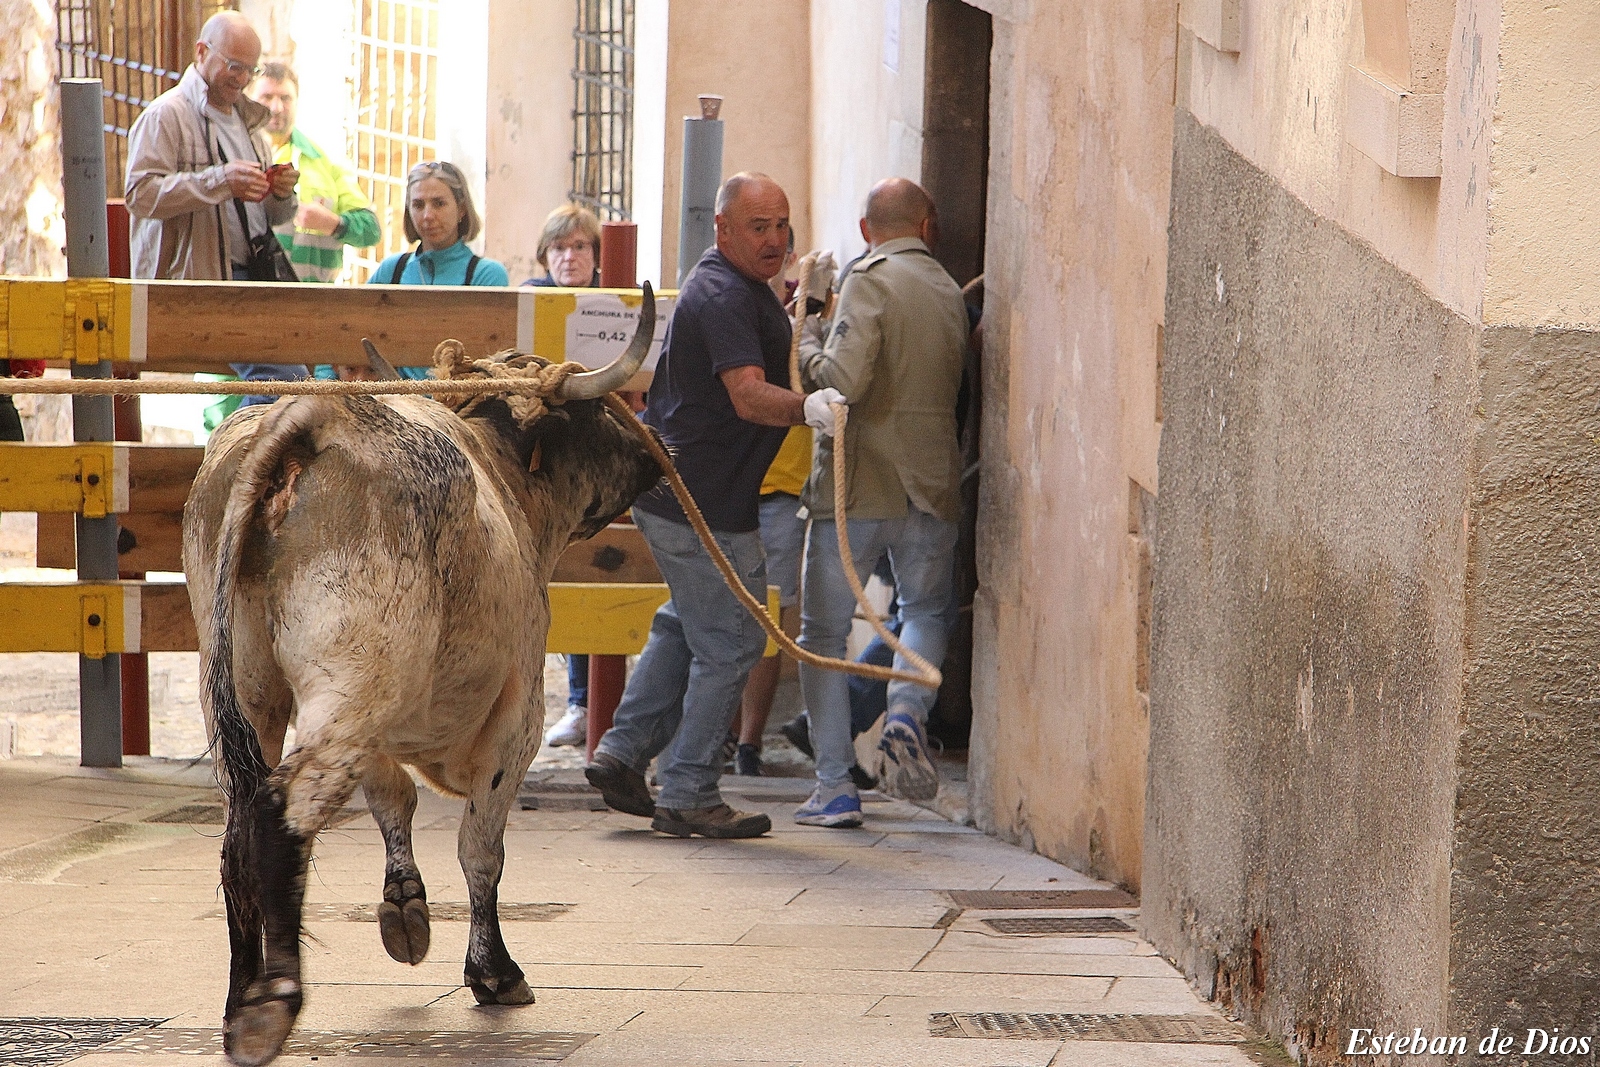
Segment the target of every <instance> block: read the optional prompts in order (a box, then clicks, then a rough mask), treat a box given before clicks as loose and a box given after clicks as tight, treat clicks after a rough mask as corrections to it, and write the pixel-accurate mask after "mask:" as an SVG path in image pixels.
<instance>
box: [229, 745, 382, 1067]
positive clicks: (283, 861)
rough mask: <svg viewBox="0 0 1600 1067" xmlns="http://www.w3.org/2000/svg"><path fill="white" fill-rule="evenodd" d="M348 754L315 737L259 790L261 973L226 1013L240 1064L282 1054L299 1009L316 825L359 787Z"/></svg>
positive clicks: (256, 861)
mask: <svg viewBox="0 0 1600 1067" xmlns="http://www.w3.org/2000/svg"><path fill="white" fill-rule="evenodd" d="M344 755H345V754H342V753H340V752H339V751H338V750H337V749H334V748H331V747H324V746H318V745H314V744H308V745H306V746H305V747H301V748H297V749H296V750H295V751H294V752H291V753H290V754H289V756H288V757H287V758H285V759H284V761H283V762H282V763H281V764H279V765H278V768H277V769H276V770H275V771H273V773H272V776H271V777H270V778H268V779H267V781H266V783H265V784H264V785H263V786H262V787H261V789H260V790H259V791H258V792H257V793H256V795H255V797H254V798H253V801H252V802H251V805H250V811H249V815H248V818H246V819H245V820H244V822H245V826H244V829H246V830H247V832H248V837H249V840H250V843H251V854H250V856H249V857H248V858H249V861H250V862H251V863H253V865H254V870H255V874H256V885H257V886H258V888H259V894H260V895H259V902H260V917H261V929H262V942H261V964H260V968H259V972H258V974H257V975H256V978H255V980H254V981H252V982H251V983H250V985H249V986H248V988H246V989H245V990H244V993H243V996H242V997H241V998H240V1000H239V1002H238V1003H237V1004H233V1003H232V1002H231V1001H232V998H231V997H230V1004H229V1008H228V1011H227V1012H226V1014H225V1015H224V1018H223V1032H222V1040H223V1049H224V1051H225V1052H226V1053H227V1054H228V1058H229V1059H230V1060H232V1061H233V1062H234V1063H236V1064H240V1065H241V1067H258V1065H260V1064H264V1063H267V1062H269V1061H270V1060H272V1059H273V1058H274V1057H276V1056H277V1055H278V1053H279V1052H280V1051H281V1050H282V1048H283V1042H284V1039H285V1038H287V1037H288V1036H289V1031H290V1029H291V1028H292V1027H293V1026H294V1021H295V1018H296V1017H297V1016H298V1015H299V1014H300V1008H301V1005H302V1003H303V998H304V992H303V986H302V982H301V974H300V922H301V915H302V909H303V906H304V902H305V886H306V870H307V868H308V866H309V865H310V862H311V845H312V842H313V841H314V840H315V838H316V836H317V832H318V831H319V830H321V829H322V828H323V827H324V826H326V825H327V824H328V821H329V819H330V818H331V817H332V816H333V814H334V813H335V812H337V811H338V810H339V809H341V808H342V807H343V806H344V803H345V801H347V800H348V799H349V798H350V794H351V793H353V792H355V786H356V775H355V770H354V768H355V766H356V763H357V760H356V759H355V758H354V757H353V756H350V758H342V757H343V756H344ZM241 815H243V813H242V812H241ZM231 817H232V816H231V814H230V818H231Z"/></svg>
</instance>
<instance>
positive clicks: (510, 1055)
mask: <svg viewBox="0 0 1600 1067" xmlns="http://www.w3.org/2000/svg"><path fill="white" fill-rule="evenodd" d="M594 1036H595V1035H593V1034H571V1033H538V1032H533V1033H503V1034H489V1033H478V1032H474V1031H450V1030H379V1031H361V1032H355V1031H338V1032H319V1031H315V1030H310V1031H302V1030H297V1031H295V1032H294V1033H292V1034H290V1035H289V1040H288V1041H286V1042H284V1046H283V1053H284V1055H286V1056H383V1057H387V1058H392V1059H399V1058H405V1059H438V1060H465V1061H467V1062H469V1063H482V1062H484V1061H486V1060H517V1059H533V1060H560V1059H564V1058H566V1057H567V1056H570V1055H572V1053H574V1052H576V1051H577V1050H578V1049H579V1048H581V1047H582V1046H583V1045H584V1044H585V1043H586V1042H587V1041H589V1039H590V1038H592V1037H594ZM100 1051H101V1052H107V1053H111V1052H115V1053H140V1054H143V1055H169V1056H170V1055H179V1056H195V1055H214V1056H220V1055H222V1036H221V1034H219V1033H218V1032H217V1030H216V1029H214V1028H212V1029H180V1028H177V1027H158V1028H156V1029H153V1030H142V1031H140V1032H139V1033H137V1034H134V1035H132V1036H130V1037H125V1038H123V1039H122V1040H120V1041H117V1042H116V1043H115V1044H112V1045H109V1046H106V1047H103V1048H101V1049H100Z"/></svg>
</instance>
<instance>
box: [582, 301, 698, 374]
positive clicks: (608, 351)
mask: <svg viewBox="0 0 1600 1067" xmlns="http://www.w3.org/2000/svg"><path fill="white" fill-rule="evenodd" d="M671 314H672V300H671V299H670V298H668V297H664V296H661V297H657V298H656V333H655V338H654V339H653V340H652V341H651V342H650V354H649V355H647V356H645V358H644V366H643V367H642V368H641V369H642V370H647V371H654V370H655V369H656V360H657V359H659V358H660V357H661V341H662V339H663V338H665V337H666V336H667V319H668V317H670V316H671ZM638 325H639V307H638V306H637V305H635V306H633V307H629V306H628V305H627V304H624V303H623V302H622V298H621V297H620V296H617V295H616V294H615V293H581V294H578V306H577V308H576V309H575V310H574V311H573V312H572V314H570V315H568V316H567V347H566V351H565V356H566V358H567V359H569V360H572V361H573V362H576V363H582V364H583V365H584V366H585V367H588V368H589V369H590V370H594V369H595V368H596V367H603V366H605V365H606V364H607V363H610V362H611V361H612V360H614V359H616V358H617V357H618V356H620V355H622V353H623V351H624V350H626V349H627V347H628V342H629V341H631V340H633V331H634V330H635V329H637V328H638Z"/></svg>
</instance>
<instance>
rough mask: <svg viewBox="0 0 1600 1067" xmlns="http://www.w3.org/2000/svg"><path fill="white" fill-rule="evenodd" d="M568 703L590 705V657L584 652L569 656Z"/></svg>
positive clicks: (579, 705) (581, 706)
mask: <svg viewBox="0 0 1600 1067" xmlns="http://www.w3.org/2000/svg"><path fill="white" fill-rule="evenodd" d="M567 703H568V704H569V705H572V704H576V705H577V706H578V707H580V708H586V707H588V706H589V657H588V656H586V655H584V654H583V653H582V652H574V653H570V654H569V655H568V656H567Z"/></svg>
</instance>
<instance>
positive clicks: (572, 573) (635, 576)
mask: <svg viewBox="0 0 1600 1067" xmlns="http://www.w3.org/2000/svg"><path fill="white" fill-rule="evenodd" d="M40 566H44V564H42V563H41V564H40ZM550 580H551V581H554V582H635V583H637V582H648V583H659V582H660V581H661V572H660V571H659V570H657V569H656V561H655V557H653V556H651V555H650V546H649V545H648V544H647V543H646V542H645V539H644V534H642V533H640V532H639V528H638V527H637V526H631V525H625V524H622V523H613V524H612V525H610V526H607V527H606V528H605V529H604V530H601V531H600V532H599V533H597V534H595V535H594V536H593V537H591V538H589V540H587V541H579V542H577V543H576V544H573V545H572V546H570V547H569V548H568V549H567V550H566V551H565V552H563V553H562V554H561V558H560V559H559V560H557V561H556V571H555V575H554V577H552V578H551V579H550Z"/></svg>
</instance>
